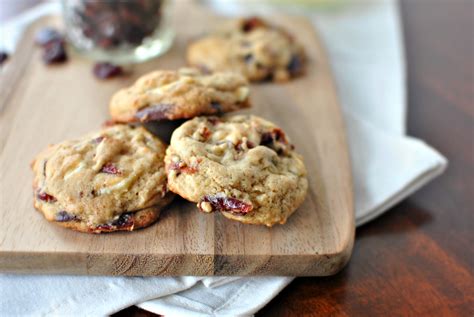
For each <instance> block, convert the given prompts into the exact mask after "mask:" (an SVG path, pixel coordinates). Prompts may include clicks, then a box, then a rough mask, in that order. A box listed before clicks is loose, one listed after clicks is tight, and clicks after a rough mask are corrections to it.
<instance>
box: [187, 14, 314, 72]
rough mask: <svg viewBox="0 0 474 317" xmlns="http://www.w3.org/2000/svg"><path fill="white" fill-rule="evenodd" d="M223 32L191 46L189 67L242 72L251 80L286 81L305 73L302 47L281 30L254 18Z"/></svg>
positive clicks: (238, 23)
mask: <svg viewBox="0 0 474 317" xmlns="http://www.w3.org/2000/svg"><path fill="white" fill-rule="evenodd" d="M222 29H224V30H223V31H219V32H216V33H214V34H211V35H209V36H206V37H204V38H202V39H200V40H198V41H196V42H194V43H192V44H191V45H190V46H189V47H188V49H187V61H188V64H189V65H191V66H194V67H198V68H202V69H205V70H208V71H235V72H240V73H241V74H243V75H244V76H246V77H247V78H248V79H249V80H251V81H262V80H273V81H287V80H289V79H290V78H291V77H295V76H298V75H300V74H302V73H303V70H304V64H305V59H306V58H305V54H304V50H303V47H302V46H301V45H299V44H298V43H297V42H296V41H295V40H294V38H293V37H292V36H291V35H290V34H289V33H288V32H286V31H285V30H283V29H282V28H280V27H277V26H274V25H271V24H270V23H268V22H266V21H264V20H263V19H260V18H257V17H253V18H246V19H239V20H236V21H234V22H232V23H230V26H227V27H225V26H224V27H222Z"/></svg>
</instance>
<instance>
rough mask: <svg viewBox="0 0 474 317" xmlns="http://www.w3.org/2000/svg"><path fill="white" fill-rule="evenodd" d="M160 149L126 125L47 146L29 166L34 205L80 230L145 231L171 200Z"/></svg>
mask: <svg viewBox="0 0 474 317" xmlns="http://www.w3.org/2000/svg"><path fill="white" fill-rule="evenodd" d="M165 150H166V145H165V144H164V143H162V142H161V141H160V140H159V139H158V138H156V137H155V136H153V135H152V134H151V133H150V132H148V131H147V130H146V129H145V128H143V127H130V126H127V125H114V126H111V127H107V128H104V129H103V130H101V131H98V132H94V133H91V134H87V135H85V136H83V137H81V138H78V139H75V140H70V141H64V142H62V143H58V144H55V145H50V146H49V147H48V148H47V149H45V150H44V151H42V152H41V153H40V154H38V155H37V157H36V158H35V159H34V161H33V162H32V169H33V173H34V180H33V188H34V206H35V208H36V209H38V210H39V211H41V212H42V213H43V215H44V217H45V218H46V219H47V220H49V221H53V222H56V223H57V224H60V225H62V226H64V227H68V228H71V229H74V230H78V231H83V232H94V233H100V232H110V231H118V230H128V231H131V230H134V229H137V228H141V227H146V226H148V225H150V224H152V223H153V222H155V221H156V220H157V219H158V216H159V214H160V210H161V209H162V208H163V207H164V206H165V205H167V204H168V203H169V202H170V201H171V199H172V197H173V195H172V194H171V193H168V191H167V187H166V173H165V168H164V162H163V159H164V155H165Z"/></svg>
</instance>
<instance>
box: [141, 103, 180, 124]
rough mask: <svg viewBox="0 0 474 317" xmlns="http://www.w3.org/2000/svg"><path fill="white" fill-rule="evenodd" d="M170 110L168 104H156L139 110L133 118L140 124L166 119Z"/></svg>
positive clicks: (170, 106)
mask: <svg viewBox="0 0 474 317" xmlns="http://www.w3.org/2000/svg"><path fill="white" fill-rule="evenodd" d="M171 108H172V105H170V104H158V105H152V106H150V107H147V108H144V109H142V110H139V111H138V112H137V113H136V114H135V118H137V119H139V120H140V121H141V122H148V121H153V120H162V119H168V116H169V111H170V109H171Z"/></svg>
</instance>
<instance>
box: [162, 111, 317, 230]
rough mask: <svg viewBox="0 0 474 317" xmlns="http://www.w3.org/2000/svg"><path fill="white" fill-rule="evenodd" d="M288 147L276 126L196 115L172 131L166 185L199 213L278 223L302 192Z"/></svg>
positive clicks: (301, 175)
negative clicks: (188, 201) (197, 209)
mask: <svg viewBox="0 0 474 317" xmlns="http://www.w3.org/2000/svg"><path fill="white" fill-rule="evenodd" d="M293 148H294V147H293V146H292V145H291V143H290V141H289V139H288V137H287V136H286V134H285V133H284V132H283V131H282V130H281V129H280V128H278V127H277V126H276V125H274V124H273V123H271V122H268V121H266V120H264V119H261V118H259V117H256V116H244V115H238V116H232V117H224V118H222V119H220V118H217V117H197V118H194V119H193V120H190V121H187V122H185V123H184V124H183V125H182V126H181V127H179V128H178V129H176V130H175V131H174V133H173V136H172V138H171V145H170V146H169V147H168V149H167V151H166V157H165V163H166V172H167V174H168V187H169V189H170V190H171V191H173V192H175V193H177V194H179V195H180V196H182V197H183V198H185V199H187V200H190V201H192V202H196V203H197V205H198V207H199V209H201V210H202V211H204V212H213V211H220V212H221V213H222V214H223V215H224V216H225V217H227V218H230V219H233V220H237V221H240V222H243V223H249V224H259V225H266V226H272V225H274V224H276V223H280V224H283V223H285V222H286V220H287V218H288V217H289V216H290V215H291V214H292V213H293V212H294V211H295V210H296V209H297V208H298V206H300V205H301V203H302V202H303V200H304V198H305V196H306V192H307V189H308V180H307V178H306V168H305V166H304V163H303V159H302V157H301V156H300V155H299V154H297V153H295V151H294V150H293Z"/></svg>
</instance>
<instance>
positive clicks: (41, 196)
mask: <svg viewBox="0 0 474 317" xmlns="http://www.w3.org/2000/svg"><path fill="white" fill-rule="evenodd" d="M37 197H38V199H39V200H42V201H45V202H47V203H54V202H55V201H56V197H54V196H52V195H50V194H48V193H45V192H38V195H37Z"/></svg>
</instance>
